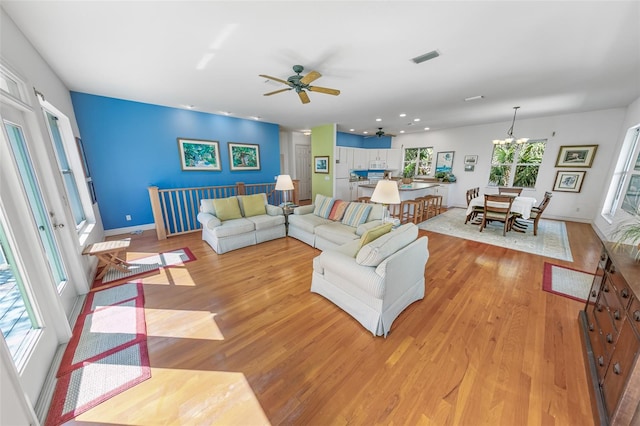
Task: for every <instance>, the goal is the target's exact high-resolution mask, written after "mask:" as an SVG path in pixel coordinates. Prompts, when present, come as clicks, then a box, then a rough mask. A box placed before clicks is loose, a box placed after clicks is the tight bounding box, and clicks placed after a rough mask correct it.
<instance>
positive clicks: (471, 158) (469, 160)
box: [464, 155, 478, 166]
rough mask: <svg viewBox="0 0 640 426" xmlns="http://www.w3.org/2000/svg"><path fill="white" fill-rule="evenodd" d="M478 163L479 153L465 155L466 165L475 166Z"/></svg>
mask: <svg viewBox="0 0 640 426" xmlns="http://www.w3.org/2000/svg"><path fill="white" fill-rule="evenodd" d="M476 164H478V156H477V155H465V156H464V165H465V166H475V165H476Z"/></svg>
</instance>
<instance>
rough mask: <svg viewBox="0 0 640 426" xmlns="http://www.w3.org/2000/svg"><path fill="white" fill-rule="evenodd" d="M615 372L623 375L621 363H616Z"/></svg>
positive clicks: (614, 365)
mask: <svg viewBox="0 0 640 426" xmlns="http://www.w3.org/2000/svg"><path fill="white" fill-rule="evenodd" d="M613 372H614V373H615V374H620V373H622V368H621V367H620V363H619V362H616V363H615V364H613Z"/></svg>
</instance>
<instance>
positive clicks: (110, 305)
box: [46, 282, 151, 426]
mask: <svg viewBox="0 0 640 426" xmlns="http://www.w3.org/2000/svg"><path fill="white" fill-rule="evenodd" d="M150 377H151V369H150V367H149V354H148V351H147V336H146V326H145V319H144V294H143V287H142V283H141V282H130V283H125V284H121V285H118V286H115V287H111V288H108V289H105V290H98V291H93V292H91V293H90V294H89V295H88V296H87V299H86V301H85V307H84V309H83V312H82V313H81V314H80V316H79V317H78V321H77V322H76V325H75V327H74V332H73V337H72V339H71V340H70V341H69V344H68V345H67V348H66V350H65V353H64V355H63V357H62V361H61V364H60V369H59V370H58V381H57V383H56V388H55V391H54V394H53V399H52V403H51V407H50V408H49V414H48V416H47V422H46V424H47V425H52V426H53V425H60V424H62V423H64V422H66V421H68V420H70V419H73V418H74V417H76V416H78V415H80V414H81V413H84V412H85V411H87V410H89V409H91V408H93V407H95V406H96V405H98V404H100V403H102V402H104V401H106V400H107V399H109V398H111V397H113V396H115V395H118V394H119V393H122V392H124V391H125V390H127V389H129V388H131V387H133V386H135V385H136V384H138V383H141V382H143V381H144V380H147V379H148V378H150Z"/></svg>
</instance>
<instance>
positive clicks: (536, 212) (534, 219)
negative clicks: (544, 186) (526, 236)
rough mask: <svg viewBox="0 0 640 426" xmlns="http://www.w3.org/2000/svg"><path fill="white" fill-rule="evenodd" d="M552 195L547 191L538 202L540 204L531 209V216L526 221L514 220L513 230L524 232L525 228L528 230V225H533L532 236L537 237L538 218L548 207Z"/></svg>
mask: <svg viewBox="0 0 640 426" xmlns="http://www.w3.org/2000/svg"><path fill="white" fill-rule="evenodd" d="M552 196H553V193H551V192H549V191H547V192H545V193H544V198H543V199H542V201H541V202H540V204H539V205H538V206H536V207H531V215H530V216H529V219H528V220H524V219H520V218H516V219H515V220H514V223H513V225H514V228H518V229H519V230H520V232H524V231H525V230H526V229H527V228H529V224H531V223H533V235H534V236H537V235H538V222H539V221H540V217H542V213H543V212H544V210H545V209H546V208H547V206H548V205H549V201H551V197H552Z"/></svg>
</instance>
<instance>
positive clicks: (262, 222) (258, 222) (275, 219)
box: [246, 214, 284, 231]
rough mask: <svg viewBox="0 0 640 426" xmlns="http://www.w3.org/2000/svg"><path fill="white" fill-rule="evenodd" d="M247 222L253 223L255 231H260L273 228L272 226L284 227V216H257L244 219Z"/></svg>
mask: <svg viewBox="0 0 640 426" xmlns="http://www.w3.org/2000/svg"><path fill="white" fill-rule="evenodd" d="M246 219H247V220H248V221H251V222H253V224H254V225H255V229H256V231H259V230H261V229H268V228H273V227H274V226H278V225H284V216H282V215H280V216H269V215H266V214H263V215H258V216H250V217H248V218H246Z"/></svg>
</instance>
